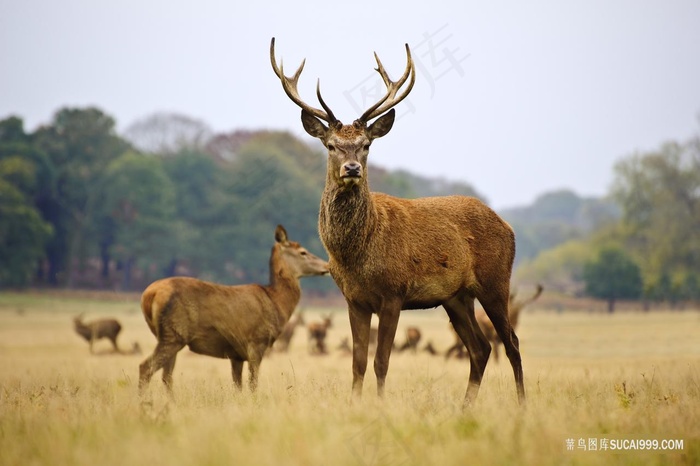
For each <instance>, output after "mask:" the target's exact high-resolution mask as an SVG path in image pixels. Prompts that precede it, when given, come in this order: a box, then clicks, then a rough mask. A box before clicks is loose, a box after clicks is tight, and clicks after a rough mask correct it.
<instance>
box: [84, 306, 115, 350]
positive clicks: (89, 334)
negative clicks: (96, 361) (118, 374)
mask: <svg viewBox="0 0 700 466" xmlns="http://www.w3.org/2000/svg"><path fill="white" fill-rule="evenodd" d="M73 325H74V328H75V332H76V333H77V334H78V335H80V336H81V337H83V338H84V339H85V340H87V342H88V343H89V344H90V354H94V352H93V344H94V343H95V341H97V340H99V339H101V338H107V339H108V340H109V341H110V342H112V346H113V347H114V351H115V352H116V353H119V352H120V351H119V346H117V337H118V336H119V332H121V331H122V326H121V324H120V323H119V321H117V320H116V319H99V320H93V321H91V322H83V314H80V315H79V316H77V317H74V318H73Z"/></svg>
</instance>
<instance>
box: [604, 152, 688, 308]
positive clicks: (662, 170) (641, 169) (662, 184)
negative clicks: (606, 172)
mask: <svg viewBox="0 0 700 466" xmlns="http://www.w3.org/2000/svg"><path fill="white" fill-rule="evenodd" d="M615 174H616V178H615V182H614V185H613V189H612V194H613V196H614V198H615V200H616V201H617V202H618V203H619V204H620V206H621V207H622V210H623V217H622V223H623V227H624V230H625V232H626V239H625V243H626V248H627V249H628V250H629V251H631V253H632V254H633V255H634V257H635V259H636V260H637V262H638V263H639V264H640V267H641V269H642V276H643V277H644V281H645V284H646V288H647V289H648V290H649V293H651V294H652V295H653V297H654V298H657V299H664V300H666V299H668V300H671V301H673V300H675V299H676V294H677V293H678V292H680V290H681V289H682V286H681V284H682V281H683V279H684V277H685V276H686V275H688V274H689V273H691V272H693V271H697V270H700V235H699V234H698V232H699V231H700V143H698V142H697V141H691V142H690V143H687V144H678V143H667V144H664V145H663V146H661V148H660V149H659V150H657V151H653V152H649V153H646V154H636V155H633V156H631V157H629V158H627V159H624V160H622V161H621V162H619V163H618V164H617V165H616V166H615ZM674 284H675V286H674Z"/></svg>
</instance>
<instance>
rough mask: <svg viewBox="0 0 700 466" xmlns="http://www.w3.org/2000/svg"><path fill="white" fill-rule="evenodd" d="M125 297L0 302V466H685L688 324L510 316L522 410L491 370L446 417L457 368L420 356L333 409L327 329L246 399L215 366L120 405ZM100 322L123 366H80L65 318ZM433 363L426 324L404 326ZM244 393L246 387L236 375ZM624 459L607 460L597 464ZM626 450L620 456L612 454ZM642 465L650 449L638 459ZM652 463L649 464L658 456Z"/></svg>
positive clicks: (434, 320)
mask: <svg viewBox="0 0 700 466" xmlns="http://www.w3.org/2000/svg"><path fill="white" fill-rule="evenodd" d="M137 300H138V297H137V296H135V295H117V294H114V295H110V296H104V295H96V296H77V295H70V294H69V295H55V294H54V295H50V294H41V293H0V465H123V464H129V465H149V466H158V465H165V464H169V465H230V464H236V465H248V464H250V465H325V464H330V465H360V466H369V465H387V466H394V465H432V464H434V465H441V466H447V465H453V464H455V465H457V464H460V465H465V464H470V465H471V464H473V465H510V464H537V465H562V464H563V465H568V464H571V465H577V464H586V465H588V464H592V465H596V464H606V465H607V464H630V465H633V464H635V465H636V464H659V465H661V464H664V465H665V464H688V465H691V464H693V465H694V464H700V338H699V337H700V313H698V312H697V311H689V312H682V313H681V312H650V313H641V312H621V313H616V314H614V315H607V314H602V313H587V312H562V313H555V312H549V311H544V310H540V309H538V306H537V304H534V305H533V306H532V307H531V308H528V309H527V310H526V311H524V313H523V316H522V318H521V323H520V327H519V329H518V334H519V336H520V340H521V350H522V355H523V363H524V370H525V382H526V390H527V392H528V403H527V406H526V407H525V408H520V407H519V406H518V404H517V400H516V392H515V384H514V381H513V375H512V371H511V369H510V366H509V365H508V364H507V360H505V358H501V361H499V362H498V363H495V362H494V361H493V359H492V360H491V361H490V362H489V366H488V367H487V369H486V374H485V377H484V381H483V383H482V386H481V391H480V394H479V398H478V399H477V401H476V403H475V404H474V405H473V406H471V407H469V408H467V409H465V410H463V409H462V399H463V396H464V393H465V390H466V385H467V378H468V373H469V365H468V363H467V362H466V361H465V360H455V359H451V360H445V359H444V357H442V356H432V355H430V354H428V353H426V352H422V351H420V352H418V353H416V354H413V353H409V352H404V353H398V354H397V353H395V354H393V355H392V359H391V364H390V369H389V375H388V378H387V393H386V398H385V399H384V400H379V399H377V396H376V394H375V388H376V385H375V380H374V373H373V372H372V366H371V364H370V365H369V368H368V371H367V376H366V377H365V390H364V396H363V399H362V400H361V401H360V402H357V403H352V402H351V400H350V385H351V358H350V357H349V356H348V355H345V354H343V353H342V352H340V351H338V350H336V349H335V348H336V347H337V346H338V343H339V342H340V341H341V339H342V338H344V337H348V336H349V335H350V330H349V324H348V318H347V314H346V312H345V311H344V310H343V309H342V308H338V309H328V308H321V307H317V308H313V307H309V308H307V309H306V311H305V316H306V320H307V322H308V321H311V320H313V319H314V318H315V317H316V316H320V315H321V313H325V312H328V311H334V312H335V319H334V326H333V327H332V328H331V329H330V331H329V343H328V346H329V348H330V349H331V352H330V354H329V355H327V356H312V355H310V354H309V353H308V351H307V345H306V335H305V333H304V332H303V331H302V330H303V329H298V330H297V333H296V335H295V337H294V340H292V346H291V349H290V351H289V352H288V353H272V354H271V355H270V356H269V357H268V358H266V359H265V360H264V361H263V364H262V366H261V374H260V384H259V389H258V391H257V393H255V394H251V393H250V392H248V390H247V389H246V390H244V391H243V392H242V393H238V392H236V391H235V390H234V388H233V384H232V381H231V376H230V365H229V363H228V361H225V360H220V359H214V358H208V357H204V356H198V355H195V354H193V353H190V352H189V351H188V350H187V349H185V350H183V351H181V352H180V355H179V357H178V362H177V365H176V368H175V373H174V399H173V400H171V399H170V398H169V397H168V395H167V393H166V391H165V390H164V389H163V387H162V383H161V382H160V378H159V375H160V374H156V376H155V377H154V379H153V380H152V382H151V385H150V387H149V390H148V394H147V396H145V397H144V398H141V397H139V396H138V393H137V385H138V365H139V364H140V362H141V361H142V360H143V359H144V358H145V357H146V356H147V355H148V354H149V353H150V352H151V351H152V349H153V347H154V346H155V338H154V337H153V336H152V335H151V334H150V332H149V331H148V328H147V327H146V325H145V323H144V321H143V318H142V316H141V313H140V310H139V306H138V301H137ZM81 312H85V313H86V320H90V319H93V318H98V317H106V316H110V317H116V318H118V319H119V320H120V321H121V322H122V324H123V327H124V330H123V331H122V333H121V335H120V337H119V341H120V345H121V346H122V348H124V349H129V348H130V347H131V345H132V343H133V342H138V343H139V345H140V346H141V348H142V349H143V351H144V353H143V354H141V355H120V354H113V353H111V352H110V351H111V349H110V345H109V343H108V342H107V341H105V340H102V341H100V342H98V343H97V344H96V346H95V351H96V354H94V355H91V354H90V353H89V351H88V345H87V343H86V342H85V341H84V340H82V339H80V338H79V337H78V336H77V335H76V334H75V333H74V332H73V329H72V318H73V317H74V316H75V315H77V314H78V313H81ZM408 325H416V326H418V327H419V328H420V329H421V331H422V333H423V339H422V341H421V346H422V345H423V344H424V343H425V342H427V341H431V342H432V344H433V346H434V347H435V348H436V349H438V350H439V351H444V350H446V349H447V348H448V347H449V346H450V345H452V343H453V341H454V340H453V338H454V337H453V335H452V332H451V331H450V330H449V327H448V326H449V324H448V320H447V317H446V316H445V313H444V312H443V311H442V310H430V311H411V312H404V313H403V315H402V317H401V321H400V323H399V330H398V333H397V342H402V341H403V338H404V335H403V331H404V330H405V328H406V326H408ZM244 380H246V381H247V373H245V378H244ZM613 446H615V447H618V446H619V447H624V449H615V450H613V449H612V448H613ZM630 447H636V448H630ZM654 447H657V448H658V449H653V448H654ZM662 447H663V448H665V449H663V450H662V449H661V448H662Z"/></svg>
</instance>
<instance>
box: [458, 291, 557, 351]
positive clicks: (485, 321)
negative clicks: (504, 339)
mask: <svg viewBox="0 0 700 466" xmlns="http://www.w3.org/2000/svg"><path fill="white" fill-rule="evenodd" d="M542 290H544V288H543V287H542V285H540V284H537V289H536V290H535V293H534V294H533V295H532V296H531V297H529V298H527V299H524V300H522V301H516V300H515V297H516V293H515V292H513V293H511V295H510V297H509V299H508V317H509V319H510V322H511V325H512V326H513V328H515V327H517V326H518V321H519V319H520V312H521V311H522V310H523V308H524V307H525V306H528V305H529V304H531V303H533V302H535V301H536V300H537V298H539V297H540V295H541V294H542ZM476 320H477V322H478V323H479V327H481V331H482V332H484V335H486V338H487V339H488V340H489V342H490V343H491V345H492V347H493V356H494V358H495V360H496V362H498V345H500V344H501V339H500V338H499V337H498V333H497V332H496V330H495V329H494V328H493V324H492V323H491V321H490V320H489V318H488V316H487V315H486V314H485V313H484V312H483V311H482V312H478V313H477V314H476ZM455 337H456V338H455V344H454V345H452V346H451V347H450V348H449V349H448V350H447V353H445V359H448V358H449V357H450V356H452V355H453V354H454V355H455V357H457V358H458V359H459V358H463V357H466V356H468V354H467V349H466V348H465V346H464V344H463V343H462V341H461V340H460V339H459V337H457V336H456V335H455Z"/></svg>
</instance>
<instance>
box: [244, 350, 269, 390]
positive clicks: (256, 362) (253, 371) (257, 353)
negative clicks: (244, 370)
mask: <svg viewBox="0 0 700 466" xmlns="http://www.w3.org/2000/svg"><path fill="white" fill-rule="evenodd" d="M265 349H266V346H262V347H259V348H252V349H251V350H249V351H248V371H249V372H250V380H249V381H248V385H249V388H250V391H251V392H255V390H257V388H258V374H259V373H260V363H261V362H262V358H263V355H264V354H265Z"/></svg>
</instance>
